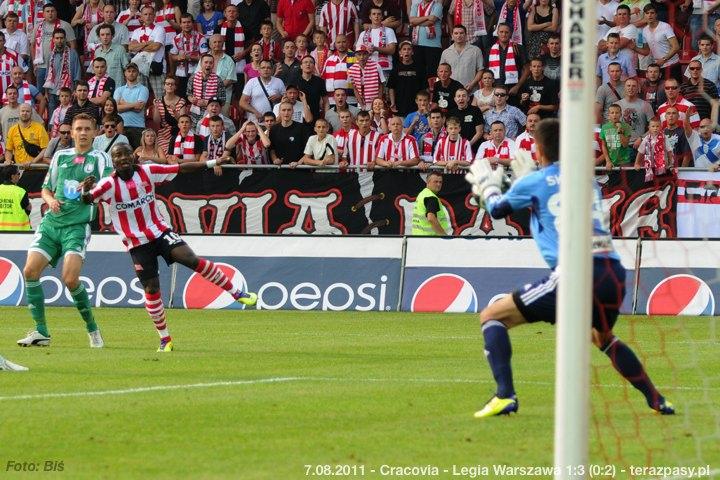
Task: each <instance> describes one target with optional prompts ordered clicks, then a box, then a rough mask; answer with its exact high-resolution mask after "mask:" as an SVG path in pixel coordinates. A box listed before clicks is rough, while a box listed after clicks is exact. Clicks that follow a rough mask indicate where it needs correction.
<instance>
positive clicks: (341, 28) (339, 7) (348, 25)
mask: <svg viewBox="0 0 720 480" xmlns="http://www.w3.org/2000/svg"><path fill="white" fill-rule="evenodd" d="M357 21H358V11H357V8H355V4H354V3H353V2H351V1H350V0H340V2H339V3H335V2H334V1H332V0H330V1H329V2H327V3H326V4H325V5H324V6H323V7H322V10H321V11H320V27H321V28H322V29H323V30H325V31H326V32H327V33H328V37H329V39H330V48H331V49H333V50H334V49H335V39H336V38H337V36H338V35H341V34H343V35H347V40H348V45H354V44H355V29H354V28H353V27H354V26H355V23H356V22H357Z"/></svg>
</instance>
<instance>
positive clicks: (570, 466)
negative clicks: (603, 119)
mask: <svg viewBox="0 0 720 480" xmlns="http://www.w3.org/2000/svg"><path fill="white" fill-rule="evenodd" d="M596 8H597V0H592V1H591V0H568V1H566V2H563V12H562V62H561V64H562V77H561V87H560V92H561V98H560V158H561V163H560V165H561V174H560V232H559V234H560V252H559V261H558V268H559V269H560V283H559V290H558V310H557V353H556V367H555V369H556V376H555V478H556V479H579V478H586V474H587V468H586V466H587V464H588V441H589V438H588V437H589V428H588V425H589V421H590V420H589V416H590V380H589V378H590V315H591V306H590V305H591V303H590V302H591V289H592V258H591V242H592V182H593V181H594V176H593V175H594V173H593V171H594V165H593V161H592V159H593V158H594V157H593V148H592V142H593V123H594V121H593V120H594V118H593V116H594V105H595V61H596V58H597V57H596V31H597V26H596V25H595V21H596V20H595V12H596Z"/></svg>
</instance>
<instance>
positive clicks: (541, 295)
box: [465, 119, 675, 418]
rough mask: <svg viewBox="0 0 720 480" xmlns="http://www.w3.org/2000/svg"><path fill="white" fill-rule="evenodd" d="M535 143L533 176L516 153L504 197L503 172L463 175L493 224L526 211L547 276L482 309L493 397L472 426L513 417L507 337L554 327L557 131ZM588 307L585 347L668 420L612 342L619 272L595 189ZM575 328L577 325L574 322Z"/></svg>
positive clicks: (628, 355)
mask: <svg viewBox="0 0 720 480" xmlns="http://www.w3.org/2000/svg"><path fill="white" fill-rule="evenodd" d="M535 143H536V146H537V157H538V160H539V163H540V169H539V170H537V171H534V170H535V163H534V162H533V160H532V159H531V158H530V156H529V155H526V154H524V153H525V152H521V153H519V154H518V155H516V157H515V159H514V160H513V161H512V162H511V168H512V170H513V172H514V174H515V179H514V181H513V183H512V186H511V187H510V189H509V190H508V191H507V192H506V193H505V194H502V193H501V189H500V188H501V185H502V183H503V180H504V173H503V170H502V168H498V169H496V170H493V169H492V167H491V166H490V163H489V162H488V161H487V159H482V160H479V161H476V162H475V163H473V165H472V166H471V167H470V171H469V172H468V174H467V175H466V177H465V178H466V179H467V181H468V182H469V183H470V184H471V185H472V190H473V193H474V194H475V195H477V196H478V197H479V199H480V202H481V203H484V204H485V209H486V210H487V211H488V212H489V213H490V215H492V217H493V218H503V217H505V216H507V215H509V214H511V213H512V212H515V211H518V210H522V209H524V208H528V207H530V210H531V216H530V231H531V233H532V236H533V238H534V239H535V242H536V243H537V245H538V248H539V249H540V253H541V255H542V256H543V258H544V259H545V261H546V262H547V264H548V266H549V267H550V268H551V269H552V272H551V273H550V275H548V276H547V277H545V278H544V279H542V280H540V281H538V282H535V283H533V284H530V285H526V286H525V287H523V288H521V289H520V290H517V291H515V292H513V293H512V294H511V295H508V296H506V297H503V298H502V299H500V300H498V301H497V302H495V303H493V304H491V305H489V306H488V307H486V308H485V309H484V310H483V311H482V312H481V313H480V323H481V324H482V333H483V337H484V339H485V355H486V357H487V360H488V362H489V363H490V369H491V370H492V373H493V376H494V377H495V382H496V383H497V390H496V392H495V395H493V397H492V398H491V399H490V400H489V401H488V402H487V404H486V405H485V406H484V407H483V408H482V409H481V410H479V411H478V412H476V413H475V417H476V418H486V417H492V416H495V415H507V414H510V413H512V412H517V411H518V399H517V396H516V393H515V387H514V386H513V375H512V367H511V365H510V358H511V356H512V348H511V346H510V337H509V335H508V329H510V328H513V327H515V326H518V325H521V324H523V323H533V322H540V321H544V322H548V323H555V309H556V304H557V301H556V298H557V286H558V282H559V281H564V280H565V279H564V278H563V279H561V278H560V275H559V273H558V270H557V261H558V229H557V225H558V222H559V215H560V165H559V162H558V159H559V143H560V123H559V122H558V121H557V120H556V119H546V120H543V121H541V122H540V123H538V124H537V127H536V129H535ZM592 208H593V253H592V254H593V304H592V341H593V343H594V344H595V346H596V347H598V348H599V349H600V350H601V351H602V352H603V353H604V354H605V355H607V356H608V357H609V358H610V361H611V362H612V364H613V367H615V369H616V370H617V371H618V372H619V373H620V375H622V376H623V377H624V378H625V379H626V380H627V381H628V382H630V383H631V384H632V385H633V386H634V387H635V388H636V389H638V390H639V391H640V392H641V393H642V394H643V395H644V396H645V400H646V401H647V404H648V406H649V407H650V408H651V409H653V410H654V411H656V412H658V413H661V414H664V415H672V414H674V413H675V410H674V408H673V406H672V404H671V403H670V402H668V401H667V400H666V399H665V397H663V396H662V395H661V394H660V393H659V392H658V391H657V389H656V388H655V386H654V385H653V383H652V381H651V380H650V377H648V375H647V373H646V372H645V369H644V367H643V365H642V363H640V360H639V359H638V358H637V356H636V355H635V353H634V352H633V351H632V349H631V348H630V347H629V346H627V345H626V344H625V343H623V342H622V340H620V339H619V338H617V337H616V336H615V335H614V334H613V330H612V329H613V327H614V325H615V322H616V321H617V317H618V314H619V310H620V306H621V305H622V303H623V297H624V296H625V269H624V267H623V266H622V264H621V263H620V256H619V255H618V253H617V252H616V251H615V249H614V248H613V244H612V238H611V236H610V228H609V220H608V213H607V211H605V210H604V209H603V207H602V198H601V195H600V189H599V187H598V186H597V184H595V188H594V195H593V206H592ZM578 320H579V321H580V320H581V319H578Z"/></svg>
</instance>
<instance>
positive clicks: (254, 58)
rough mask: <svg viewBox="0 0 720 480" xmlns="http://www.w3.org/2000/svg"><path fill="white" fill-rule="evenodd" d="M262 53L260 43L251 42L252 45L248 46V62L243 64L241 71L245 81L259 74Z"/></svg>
mask: <svg viewBox="0 0 720 480" xmlns="http://www.w3.org/2000/svg"><path fill="white" fill-rule="evenodd" d="M262 55H263V51H262V45H260V44H258V43H253V46H252V47H250V63H248V64H247V65H245V70H244V71H243V73H245V83H247V82H248V81H249V80H250V79H251V78H255V77H259V76H260V61H261V60H262Z"/></svg>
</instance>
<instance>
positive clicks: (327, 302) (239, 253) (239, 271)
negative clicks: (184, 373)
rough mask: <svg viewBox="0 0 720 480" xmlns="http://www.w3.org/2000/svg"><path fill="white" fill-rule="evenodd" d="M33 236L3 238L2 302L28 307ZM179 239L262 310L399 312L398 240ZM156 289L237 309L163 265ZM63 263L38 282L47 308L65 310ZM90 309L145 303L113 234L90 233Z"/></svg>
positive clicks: (181, 300) (190, 276)
mask: <svg viewBox="0 0 720 480" xmlns="http://www.w3.org/2000/svg"><path fill="white" fill-rule="evenodd" d="M31 239H32V235H30V234H4V235H0V245H1V246H2V249H1V250H0V305H21V304H25V295H24V281H23V277H22V268H23V265H24V264H25V258H26V256H27V251H26V249H27V246H28V245H29V244H30V241H31ZM184 240H185V241H186V242H187V243H188V244H189V245H190V246H191V247H192V248H193V250H194V251H195V253H197V254H198V255H200V256H203V257H206V258H208V259H210V260H212V261H214V262H216V263H218V265H219V266H220V268H221V269H222V270H223V271H224V272H225V274H226V275H228V276H229V277H230V278H231V279H232V281H233V282H234V284H235V285H236V286H238V287H240V288H242V289H243V290H250V291H254V292H257V293H258V305H257V308H258V309H261V310H278V309H286V310H293V309H294V310H357V311H371V310H375V311H387V310H397V307H398V302H399V292H400V270H401V258H402V238H380V237H376V238H373V241H372V242H368V241H367V239H365V238H353V237H342V238H323V239H316V238H312V237H300V238H294V239H293V240H292V241H288V240H289V239H288V238H287V237H261V236H243V237H239V236H192V235H188V236H185V237H184ZM159 263H160V266H161V267H160V284H161V289H162V292H163V298H164V301H165V302H166V305H170V304H172V306H174V307H179V308H215V309H217V308H242V305H240V304H238V303H237V302H235V301H234V300H233V298H232V297H231V296H230V295H229V294H228V293H226V292H225V291H224V290H221V289H220V288H219V287H216V286H215V285H213V284H211V283H209V282H207V281H206V280H205V279H203V278H202V277H200V276H199V275H197V274H195V273H194V272H193V271H191V270H189V269H187V268H185V267H183V266H178V267H177V271H176V272H175V276H174V278H175V282H174V284H175V288H174V289H172V290H171V288H170V286H171V284H172V283H171V275H172V270H171V269H170V268H168V267H167V266H166V265H165V264H164V262H163V261H162V260H159ZM61 268H62V264H60V265H59V268H56V269H52V268H49V269H47V270H46V271H45V272H44V275H43V277H42V278H41V281H42V285H43V288H44V290H45V297H46V299H45V301H46V304H48V305H57V306H68V305H72V300H71V298H70V294H69V292H68V291H67V289H66V288H65V287H64V286H63V285H62V283H61V280H60V277H61V271H62V270H61ZM81 280H82V281H83V283H85V285H86V287H87V289H88V294H89V295H90V299H91V300H92V302H93V305H95V306H122V307H130V306H142V305H144V297H143V288H142V285H141V284H140V283H139V281H138V280H137V279H136V277H135V272H134V269H133V265H132V262H131V260H130V255H129V254H128V253H127V252H126V251H125V248H124V247H123V246H122V244H121V243H120V240H119V239H118V237H117V236H116V235H114V234H96V235H94V236H93V238H92V240H91V242H90V245H89V248H88V252H87V257H86V262H85V265H84V266H83V271H82V276H81Z"/></svg>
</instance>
